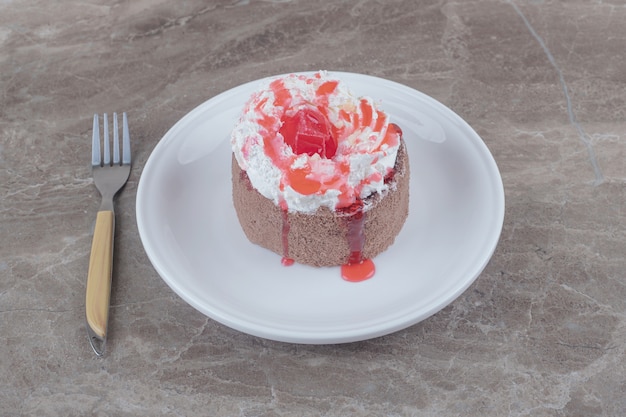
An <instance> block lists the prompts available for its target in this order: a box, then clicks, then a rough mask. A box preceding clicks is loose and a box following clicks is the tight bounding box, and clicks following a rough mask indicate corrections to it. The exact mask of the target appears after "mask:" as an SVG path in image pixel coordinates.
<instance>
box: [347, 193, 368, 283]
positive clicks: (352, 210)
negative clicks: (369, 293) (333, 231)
mask: <svg viewBox="0 0 626 417" xmlns="http://www.w3.org/2000/svg"><path fill="white" fill-rule="evenodd" d="M341 211H342V212H343V213H345V214H347V216H346V217H345V220H346V227H347V229H348V233H347V238H348V248H349V249H350V256H349V258H348V263H346V264H343V265H341V277H342V278H343V279H345V280H346V281H350V282H359V281H364V280H366V279H368V278H371V277H372V276H374V272H376V267H375V266H374V262H372V260H371V259H363V248H364V247H365V218H366V216H367V214H366V213H365V212H364V211H363V201H362V200H358V201H357V202H356V203H354V204H353V205H351V206H349V207H347V208H345V209H341Z"/></svg>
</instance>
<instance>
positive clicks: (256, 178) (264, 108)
mask: <svg viewBox="0 0 626 417" xmlns="http://www.w3.org/2000/svg"><path fill="white" fill-rule="evenodd" d="M335 83H337V84H336V86H335ZM285 96H287V98H285ZM302 106H314V107H315V108H317V109H320V110H321V111H322V112H323V113H325V114H326V115H327V118H328V121H329V122H330V124H331V125H332V126H333V133H334V136H335V139H336V140H337V151H336V154H335V155H334V156H333V157H332V158H330V159H327V158H323V157H320V155H319V154H313V155H311V156H310V155H308V154H306V153H302V154H300V155H296V154H295V153H294V151H293V149H292V148H291V146H289V145H287V144H286V143H285V141H284V138H283V137H282V135H281V134H280V133H279V129H280V127H281V125H282V121H281V118H283V116H284V115H285V114H286V113H287V114H291V113H293V112H295V111H296V110H297V109H298V108H301V107H302ZM370 114H371V116H369V115H370ZM380 118H382V119H380ZM346 119H348V120H346ZM379 119H380V120H379ZM364 120H365V121H367V122H368V123H366V124H365V125H364V126H362V124H363V121H364ZM390 129H391V130H390ZM399 139H400V133H399V131H397V130H395V129H394V128H390V127H389V122H388V119H387V116H386V115H385V114H384V113H383V112H382V111H380V110H379V109H378V108H377V106H376V105H375V103H374V102H373V100H372V99H370V98H367V97H355V96H354V95H353V94H351V93H350V92H349V91H348V89H347V88H346V87H345V86H344V85H343V83H342V82H340V81H339V80H337V79H335V78H332V77H330V76H329V75H328V74H327V73H326V72H318V73H315V74H314V75H301V74H290V75H287V76H284V77H280V78H274V79H271V80H267V81H265V82H264V83H263V84H262V85H261V86H260V89H259V90H258V91H257V92H255V93H254V94H253V95H252V97H251V98H250V100H249V101H248V102H247V103H246V105H245V107H244V110H243V112H242V114H241V116H240V118H239V121H238V122H237V124H236V126H235V128H234V129H233V132H232V135H231V144H232V148H233V152H234V155H235V158H236V160H237V162H238V164H239V166H240V167H241V169H242V170H244V171H246V173H247V174H248V177H249V179H250V182H251V184H252V186H253V187H254V188H255V189H256V190H258V191H259V192H260V193H261V194H262V195H263V196H265V197H266V198H269V199H271V200H272V201H273V202H274V203H275V204H276V205H279V206H280V207H281V208H283V209H288V210H289V211H292V212H293V211H298V212H302V213H314V212H315V211H316V210H317V209H318V208H320V207H324V206H325V207H328V208H329V209H331V210H335V209H337V208H341V207H347V206H349V205H350V204H352V203H354V202H355V201H356V199H357V198H360V199H364V198H366V197H368V196H370V195H371V194H373V193H381V192H384V191H386V190H387V189H388V185H387V184H385V176H386V175H388V174H389V173H390V172H392V171H393V167H394V165H395V162H396V154H397V151H398V147H399V144H400V140H399ZM299 174H302V175H299ZM311 184H313V185H311ZM318 184H319V189H315V188H316V187H317V185H318ZM310 187H313V188H310Z"/></svg>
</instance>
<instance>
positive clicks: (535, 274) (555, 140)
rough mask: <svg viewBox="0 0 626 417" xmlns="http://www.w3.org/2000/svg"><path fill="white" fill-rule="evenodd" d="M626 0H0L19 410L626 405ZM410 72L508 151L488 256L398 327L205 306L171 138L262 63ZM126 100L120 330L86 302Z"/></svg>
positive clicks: (588, 411) (6, 377)
mask: <svg viewBox="0 0 626 417" xmlns="http://www.w3.org/2000/svg"><path fill="white" fill-rule="evenodd" d="M625 21H626V3H625V2H624V1H623V0H606V1H583V0H571V1H565V0H562V1H557V0H552V1H548V0H546V1H541V0H510V1H505V0H469V1H463V2H461V1H446V0H437V1H435V0H430V1H419V2H418V1H413V0H404V1H402V0H390V1H384V2H383V1H374V0H362V1H335V2H330V1H327V2H322V1H305V0H294V1H289V0H283V1H255V0H249V1H245V0H241V1H232V0H216V1H200V0H189V1H184V2H183V1H181V2H167V1H164V0H137V1H87V2H71V1H67V0H61V1H55V2H52V1H41V0H39V1H37V0H3V1H0V196H1V200H0V233H1V237H2V244H1V246H0V377H1V378H2V383H1V384H0V404H1V406H0V415H2V416H87V415H95V416H139V415H141V416H144V415H145V416H166V415H167V416H171V415H180V416H190V415H207V416H467V415H471V416H623V415H626V396H625V395H624V393H625V392H626V376H625V375H626V355H625V350H626V272H625V270H626V261H625V260H624V257H625V255H626V122H625V119H626V59H625V58H626V57H625V55H624V54H625V51H626V26H625V25H624V22H625ZM317 69H328V70H342V71H350V72H359V73H364V74H370V75H374V76H378V77H383V78H387V79H391V80H394V81H397V82H400V83H403V84H406V85H408V86H410V87H412V88H415V89H418V90H420V91H422V92H424V93H426V94H428V95H430V96H432V97H434V98H435V99H437V100H439V101H441V102H442V103H444V104H445V105H446V106H448V107H450V108H451V109H452V110H454V111H455V112H457V113H458V114H459V115H460V116H461V117H463V118H464V119H465V120H466V121H467V122H468V123H469V124H470V125H472V126H473V127H474V128H475V130H476V131H477V132H478V133H479V134H480V135H481V136H482V138H483V139H484V141H485V143H486V144H487V146H488V147H489V149H490V150H491V152H492V154H493V156H494V158H495V160H496V161H497V163H498V166H499V168H500V171H501V174H502V178H503V181H504V187H505V193H506V202H507V203H506V217H505V223H504V227H503V231H502V236H501V240H500V243H499V246H498V248H497V250H496V252H495V254H494V256H493V258H492V260H491V262H490V263H489V265H488V266H487V268H486V269H485V270H484V272H483V273H482V274H481V275H480V277H479V278H478V279H477V280H476V281H475V283H474V284H473V285H472V286H471V287H470V288H469V289H468V290H467V291H466V292H465V293H463V294H462V295H461V296H460V297H459V298H458V299H456V300H455V301H454V302H453V303H452V304H450V305H449V306H448V307H446V308H445V309H443V310H442V311H440V312H439V313H437V314H436V315H434V316H432V317H430V318H428V319H427V320H424V321H423V322H421V323H418V324H416V325H414V326H411V327H409V328H407V329H405V330H401V331H399V332H396V333H393V334H390V335H388V336H384V337H379V338H375V339H372V340H366V341H362V342H356V343H350V344H342V345H323V346H311V345H296V344H289V343H281V342H274V341H269V340H265V339H261V338H257V337H254V336H250V335H246V334H243V333H240V332H238V331H235V330H232V329H229V328H227V327H225V326H223V325H221V324H219V323H217V322H215V321H213V320H210V319H208V318H207V317H205V316H203V315H202V314H200V313H199V312H197V311H196V310H194V309H193V308H192V307H190V306H189V305H188V304H186V303H185V302H184V301H182V300H181V299H180V298H179V297H178V296H177V295H175V294H174V293H173V292H172V291H171V290H170V289H169V287H167V285H166V284H165V283H164V282H163V281H162V280H161V278H160V277H159V276H158V274H157V273H156V272H155V270H154V269H153V267H152V266H151V264H150V262H149V261H148V259H147V256H146V254H145V252H144V250H143V247H142V245H141V241H140V239H139V234H138V231H137V226H136V221H135V197H136V192H137V185H138V181H139V178H140V175H141V170H142V167H143V165H144V164H145V162H146V160H147V158H148V157H149V155H150V153H151V151H152V150H153V148H154V146H155V145H156V144H157V142H158V141H159V139H160V138H161V137H162V136H163V135H164V133H165V132H166V131H167V130H168V129H169V128H170V127H171V126H172V125H173V124H174V123H175V122H176V121H177V120H179V119H180V118H181V117H182V116H184V115H185V114H186V113H187V112H189V111H190V110H191V109H193V108H194V107H195V106H197V105H198V104H200V103H202V102H204V101H205V100H207V99H209V98H210V97H212V96H214V95H216V94H218V93H220V92H223V91H226V90H227V89H229V88H231V87H234V86H237V85H239V84H241V83H243V82H247V81H250V80H253V79H257V78H260V77H262V76H267V75H273V74H279V73H285V72H292V71H301V70H317ZM112 111H128V112H129V116H130V118H131V131H132V132H131V134H132V136H133V149H134V169H133V172H132V173H131V177H130V180H129V182H128V184H127V186H126V188H125V189H124V191H123V193H122V194H121V195H120V196H119V198H118V200H117V208H118V217H117V222H118V231H117V235H116V240H115V248H116V252H115V256H116V264H115V270H114V272H115V277H116V278H115V282H114V285H113V293H112V296H111V303H112V307H111V322H110V329H111V336H110V339H109V344H108V353H107V355H106V356H105V357H104V358H97V357H95V356H94V354H93V353H92V351H91V349H90V347H89V346H88V343H87V337H86V333H85V325H84V303H85V301H84V299H85V281H86V270H87V264H88V257H89V250H90V244H91V230H92V228H93V223H94V219H95V213H96V211H97V209H98V205H99V195H98V193H97V191H96V189H95V187H94V185H93V181H92V177H91V173H90V167H89V165H88V158H89V157H88V155H89V153H90V144H89V138H90V135H91V118H92V115H93V113H96V112H112Z"/></svg>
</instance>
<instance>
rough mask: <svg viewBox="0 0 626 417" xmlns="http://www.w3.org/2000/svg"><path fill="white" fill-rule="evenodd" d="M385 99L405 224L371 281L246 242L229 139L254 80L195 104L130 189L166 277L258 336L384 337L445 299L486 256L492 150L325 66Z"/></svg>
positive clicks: (421, 98) (493, 221) (407, 100)
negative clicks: (395, 141)
mask: <svg viewBox="0 0 626 417" xmlns="http://www.w3.org/2000/svg"><path fill="white" fill-rule="evenodd" d="M332 75H334V76H336V77H338V78H340V79H343V80H345V82H346V83H347V84H348V86H349V87H350V89H351V90H352V91H353V92H354V93H355V94H357V95H367V96H370V97H374V98H376V99H378V100H380V104H381V106H382V108H383V109H384V110H385V111H386V112H387V113H389V115H390V118H391V120H392V121H393V122H395V123H397V124H399V125H400V126H401V128H402V130H403V132H404V138H405V140H406V142H407V148H408V152H409V158H410V164H411V183H410V192H411V196H410V207H409V213H410V214H409V217H408V219H407V222H406V224H405V226H404V228H403V229H402V231H401V233H400V234H399V235H398V237H397V239H396V241H395V243H394V244H393V245H392V246H391V247H390V248H389V249H388V250H387V251H386V252H384V253H383V254H381V255H379V256H378V257H376V258H375V260H374V261H375V263H376V275H375V276H374V277H373V278H372V279H369V280H367V281H364V282H360V283H350V282H346V281H344V280H343V279H342V278H341V276H340V271H339V268H338V267H337V268H313V267H308V266H303V265H294V266H291V267H284V266H282V265H281V262H280V260H281V258H280V256H278V255H276V254H274V253H272V252H270V251H268V250H266V249H263V248H260V247H258V246H256V245H253V244H251V243H250V242H248V240H247V239H246V237H245V235H244V234H243V232H242V230H241V228H240V226H239V222H238V220H237V217H236V214H235V210H234V207H233V204H232V201H231V181H230V162H231V150H230V142H229V135H230V131H231V129H232V127H233V125H234V123H235V121H236V118H237V116H238V114H239V112H240V111H241V109H242V107H243V105H244V103H245V102H246V101H247V99H248V98H249V96H250V95H251V94H252V92H253V91H254V90H256V89H257V88H258V86H259V83H260V81H253V82H250V83H247V84H244V85H241V86H239V87H236V88H233V89H231V90H228V91H226V92H224V93H222V94H220V95H218V96H216V97H214V98H212V99H210V100H208V101H206V102H205V103H203V104H201V105H200V106H198V107H197V108H195V109H194V110H193V111H191V112H190V113H189V114H187V115H186V116H185V117H183V118H182V119H181V120H180V121H179V122H178V123H176V125H174V126H173V127H172V128H171V129H170V131H169V132H167V134H166V135H165V136H164V137H163V139H162V140H161V141H160V142H159V143H158V145H157V146H156V148H155V149H154V152H153V153H152V155H151V156H150V158H149V160H148V161H147V163H146V165H145V168H144V171H143V174H142V176H141V180H140V183H139V189H138V193H137V223H138V227H139V234H140V237H141V240H142V242H143V245H144V248H145V250H146V253H147V255H148V257H149V258H150V261H151V262H152V264H153V265H154V268H155V269H156V270H157V272H158V273H159V275H160V276H161V277H162V278H163V280H164V281H165V282H166V283H167V284H168V285H169V286H170V287H171V288H172V289H173V290H174V291H175V292H176V293H177V294H178V295H179V296H180V297H182V298H183V299H184V300H185V301H186V302H188V303H189V304H190V305H192V306H193V307H195V308H196V309H198V310H199V311H200V312H202V313H204V314H205V315H207V316H209V317H211V318H212V319H214V320H217V321H219V322H221V323H223V324H225V325H226V326H229V327H231V328H234V329H237V330H240V331H242V332H246V333H249V334H252V335H256V336H260V337H263V338H267V339H273V340H279V341H285V342H295V343H309V344H322V343H342V342H352V341H358V340H364V339H368V338H372V337H376V336H381V335H384V334H388V333H391V332H394V331H397V330H400V329H403V328H406V327H408V326H410V325H412V324H415V323H417V322H419V321H421V320H423V319H425V318H427V317H429V316H431V315H432V314H434V313H436V312H437V311H439V310H440V309H442V308H444V307H445V306H446V305H448V304H449V303H451V302H452V301H453V300H454V299H455V298H457V297H458V296H459V295H460V294H461V293H463V291H465V290H466V289H467V288H468V287H469V286H470V284H471V283H472V282H473V281H474V280H475V279H476V278H477V277H478V275H479V274H480V273H481V271H482V270H483V268H484V267H485V266H486V264H487V262H488V261H489V259H490V257H491V255H492V254H493V251H494V249H495V247H496V244H497V242H498V238H499V236H500V232H501V228H502V222H503V218H504V192H503V187H502V180H501V178H500V174H499V172H498V168H497V166H496V163H495V162H494V159H493V157H492V156H491V154H490V153H489V150H488V149H487V147H486V146H485V144H484V143H483V141H482V140H481V138H480V137H479V136H478V135H477V134H476V133H475V132H474V130H473V129H472V128H471V127H470V126H469V125H468V124H467V123H465V122H464V121H463V120H462V119H461V118H460V117H459V116H457V115H456V114H455V113H453V112H452V111H451V110H449V109H448V108H447V107H445V106H443V105H442V104H440V103H439V102H437V101H436V100H434V99H432V98H430V97H428V96H426V95H424V94H422V93H420V92H418V91H416V90H414V89H411V88H409V87H406V86H404V85H401V84H398V83H395V82H392V81H388V80H384V79H380V78H376V77H371V76H366V75H360V74H352V73H340V72H333V73H332Z"/></svg>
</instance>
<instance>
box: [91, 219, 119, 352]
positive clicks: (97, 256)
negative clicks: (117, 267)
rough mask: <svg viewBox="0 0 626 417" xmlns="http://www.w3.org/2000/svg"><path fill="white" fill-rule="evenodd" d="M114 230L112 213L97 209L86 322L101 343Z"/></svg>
mask: <svg viewBox="0 0 626 417" xmlns="http://www.w3.org/2000/svg"><path fill="white" fill-rule="evenodd" d="M114 233H115V214H114V213H113V211H110V210H105V211H99V212H98V215H97V217H96V227H95V229H94V232H93V241H92V243H91V256H90V258H89V272H88V275H87V295H86V298H85V310H86V316H87V325H88V326H89V327H90V328H91V330H92V331H93V334H94V335H95V336H97V337H98V338H100V341H101V342H104V341H105V340H106V335H107V323H108V320H109V302H110V299H111V272H112V269H113V235H114Z"/></svg>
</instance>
